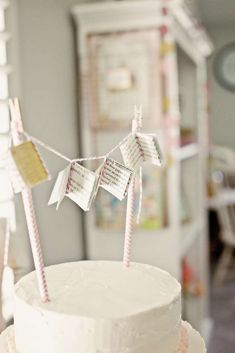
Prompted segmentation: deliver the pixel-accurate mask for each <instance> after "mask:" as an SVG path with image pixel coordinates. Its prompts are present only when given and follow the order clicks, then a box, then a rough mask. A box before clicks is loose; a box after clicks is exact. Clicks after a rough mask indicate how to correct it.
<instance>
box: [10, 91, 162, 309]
mask: <svg viewBox="0 0 235 353" xmlns="http://www.w3.org/2000/svg"><path fill="white" fill-rule="evenodd" d="M9 106H10V113H11V114H10V115H11V137H12V142H13V147H11V148H10V149H9V151H8V154H7V156H5V166H6V170H7V171H8V172H9V177H10V180H11V183H12V185H13V189H14V191H15V193H17V192H21V193H22V198H23V204H24V209H25V216H26V221H27V226H28V231H29V237H30V243H31V248H32V253H33V259H34V265H35V270H36V274H37V280H38V286H39V292H40V296H41V299H42V301H43V302H47V301H49V300H50V299H49V293H48V288H47V282H46V277H45V271H44V262H43V256H42V250H41V246H40V236H39V231H38V227H37V222H36V216H35V212H34V207H33V200H32V193H31V189H30V188H31V187H34V186H35V185H37V184H38V183H39V182H43V181H46V180H48V179H49V172H47V168H46V166H45V163H44V162H43V159H42V157H41V156H40V153H39V151H38V150H37V148H36V145H40V146H42V147H44V148H45V149H47V150H48V151H50V152H52V153H54V154H55V155H57V156H58V157H60V158H62V159H64V160H66V161H67V162H68V163H69V164H68V166H67V167H66V168H65V169H64V170H62V171H60V172H59V173H58V176H57V179H56V182H55V185H54V187H53V190H52V194H51V196H50V200H49V202H48V204H49V205H52V204H54V203H56V204H57V207H56V208H57V209H58V207H59V205H60V204H61V202H62V201H63V199H64V197H65V196H66V197H68V198H69V199H71V200H72V201H73V202H75V203H76V204H77V205H78V206H80V207H81V208H82V209H83V210H84V211H88V210H89V209H90V207H91V205H92V203H93V201H94V199H95V198H96V195H97V193H98V192H99V189H100V188H101V189H105V190H106V191H107V192H109V193H111V194H112V195H113V196H115V197H116V198H118V199H119V200H120V201H121V200H123V199H124V198H125V197H126V196H127V210H126V226H125V241H124V252H123V264H124V266H126V267H129V266H130V257H131V241H132V234H133V226H134V198H135V185H136V175H137V173H139V189H140V190H139V210H138V214H137V223H138V222H139V218H140V212H141V203H142V193H143V191H142V165H143V163H145V162H149V163H151V164H154V165H157V166H161V165H162V155H161V151H160V147H159V145H158V141H157V138H156V136H155V135H154V134H147V133H141V132H140V129H141V127H142V106H139V107H137V106H135V108H134V119H133V120H132V132H131V133H129V134H128V135H127V136H125V137H124V138H123V139H122V140H121V141H120V142H119V143H118V144H117V145H116V146H114V147H113V148H112V149H111V150H110V151H109V152H107V153H106V154H105V155H101V156H92V157H85V158H75V159H70V158H68V157H66V156H65V155H64V154H62V153H60V152H58V151H56V150H55V149H54V148H52V147H51V146H48V145H47V144H45V143H44V142H42V141H40V140H38V139H37V138H35V137H33V136H31V135H30V134H28V133H27V132H26V131H24V129H23V124H22V118H21V112H20V106H19V100H18V99H17V98H15V99H10V100H9ZM118 149H119V150H120V152H121V155H122V159H123V163H121V162H119V161H116V160H114V159H113V158H112V157H111V155H112V154H113V152H114V151H116V150H118ZM90 160H102V163H101V164H100V166H99V167H98V169H97V170H95V171H91V170H90V169H88V168H86V167H85V166H83V165H81V163H82V162H84V161H90Z"/></svg>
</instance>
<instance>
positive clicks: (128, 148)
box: [120, 133, 162, 171]
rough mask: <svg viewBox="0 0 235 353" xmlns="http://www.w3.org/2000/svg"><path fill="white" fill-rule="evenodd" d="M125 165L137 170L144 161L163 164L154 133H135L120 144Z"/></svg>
mask: <svg viewBox="0 0 235 353" xmlns="http://www.w3.org/2000/svg"><path fill="white" fill-rule="evenodd" d="M120 150H121V153H122V157H123V160H124V163H125V165H126V166H127V167H128V168H130V169H133V170H134V171H137V170H138V168H139V167H140V166H141V165H142V164H143V163H144V162H150V163H152V164H155V165H158V166H161V165H162V154H161V150H160V147H159V145H158V142H157V139H156V137H155V136H154V135H149V134H140V133H137V134H134V135H130V136H129V138H128V139H127V140H126V141H125V142H124V143H123V144H122V145H121V146H120Z"/></svg>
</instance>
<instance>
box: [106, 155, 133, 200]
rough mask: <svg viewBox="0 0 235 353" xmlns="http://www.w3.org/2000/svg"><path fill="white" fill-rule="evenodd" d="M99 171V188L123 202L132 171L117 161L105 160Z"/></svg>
mask: <svg viewBox="0 0 235 353" xmlns="http://www.w3.org/2000/svg"><path fill="white" fill-rule="evenodd" d="M99 169H100V180H99V186H100V187H102V188H103V189H105V190H107V191H109V192H110V193H111V194H112V195H114V196H116V197H117V198H118V199H119V200H120V201H121V200H123V199H124V198H125V197H126V195H127V191H128V187H129V184H130V181H131V178H132V175H133V171H132V170H131V169H129V168H127V167H125V166H124V165H123V164H121V163H118V162H117V161H115V160H113V159H111V158H107V159H106V160H105V161H104V164H103V165H102V166H101V168H99Z"/></svg>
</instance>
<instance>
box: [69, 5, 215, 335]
mask: <svg viewBox="0 0 235 353" xmlns="http://www.w3.org/2000/svg"><path fill="white" fill-rule="evenodd" d="M166 6H167V7H166ZM72 13H73V18H74V20H75V23H76V28H77V54H78V68H79V82H80V97H79V105H80V126H81V136H80V137H81V144H82V152H83V155H85V156H89V155H91V156H92V155H100V154H103V153H105V152H107V151H109V150H110V149H111V148H112V147H113V146H114V145H115V144H116V143H118V141H120V140H121V139H122V138H123V137H124V136H125V135H126V134H127V133H129V132H130V126H131V120H132V118H133V114H132V111H133V105H134V104H137V105H139V104H142V106H143V130H144V131H149V132H155V133H156V134H157V135H158V137H159V140H160V144H161V146H162V149H163V153H164V156H165V161H166V165H165V168H164V169H163V170H162V171H161V170H159V169H158V170H157V171H156V170H154V167H153V168H152V167H146V170H145V167H144V170H145V173H146V174H145V176H144V193H143V214H142V217H143V218H142V225H140V226H138V227H137V226H136V229H135V231H134V235H133V246H132V260H133V261H140V262H146V263H150V264H153V265H156V266H160V267H162V268H164V269H166V270H167V271H169V272H170V273H172V274H173V275H174V276H176V277H177V278H178V279H179V280H181V278H182V271H185V264H186V271H187V266H188V267H189V268H190V269H192V272H194V275H193V276H191V277H193V279H191V280H192V281H195V283H193V285H195V288H196V287H197V286H198V287H197V288H196V289H198V290H197V291H196V290H195V293H194V294H195V295H194V294H191V292H189V293H187V295H186V299H185V306H184V309H185V316H187V318H188V319H189V320H190V321H191V322H192V324H193V325H194V326H195V327H196V328H198V329H199V330H200V331H201V332H202V331H203V330H204V326H205V322H208V320H207V317H208V263H207V258H208V252H207V247H208V244H207V243H208V238H207V225H206V202H205V199H206V195H205V168H206V159H207V149H208V131H207V129H208V121H207V92H206V90H207V77H206V57H207V56H208V55H209V54H210V53H211V51H212V45H211V42H210V40H209V39H208V37H207V35H206V33H205V31H204V30H203V29H202V28H201V27H200V26H199V24H198V23H197V22H196V21H195V19H194V18H192V17H191V16H190V15H189V14H188V12H187V11H186V9H185V8H184V7H183V6H181V4H180V3H179V2H178V1H168V2H165V1H122V2H95V3H93V4H83V5H78V6H75V7H74V8H73V10H72ZM115 158H117V159H118V158H120V156H118V155H116V156H115ZM93 167H94V168H95V167H96V166H94V165H93ZM145 190H146V191H145ZM137 194H138V193H137ZM125 207H126V205H125V202H124V203H122V205H120V204H117V203H116V202H115V200H113V199H111V198H110V196H108V195H107V194H105V192H104V193H103V194H102V195H100V196H99V197H98V201H97V204H96V205H95V207H93V208H92V210H91V211H90V212H89V213H87V214H84V232H85V236H86V244H87V249H86V252H87V257H88V258H89V259H108V260H117V259H118V260H121V259H122V255H123V243H124V221H125ZM182 262H183V264H184V266H183V270H182ZM184 276H185V274H184ZM187 285H188V284H187ZM190 286H191V284H190ZM200 286H201V287H200ZM199 287H200V288H199ZM199 289H201V291H200V290H199ZM191 301H193V305H192V306H191V305H189V304H188V303H189V302H191Z"/></svg>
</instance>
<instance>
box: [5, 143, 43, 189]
mask: <svg viewBox="0 0 235 353" xmlns="http://www.w3.org/2000/svg"><path fill="white" fill-rule="evenodd" d="M5 166H6V170H7V171H8V173H9V177H10V180H11V183H12V186H13V189H14V192H15V193H18V192H21V191H22V190H23V189H25V188H26V187H30V188H31V187H33V186H35V185H37V184H39V183H41V182H43V181H46V180H48V179H49V173H48V171H47V169H46V167H45V165H44V163H43V161H42V159H41V156H40V155H39V152H38V151H37V149H36V147H35V145H34V144H33V142H32V141H27V142H24V143H22V144H20V145H18V146H15V147H12V148H11V149H10V150H9V153H8V154H7V156H6V159H5Z"/></svg>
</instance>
